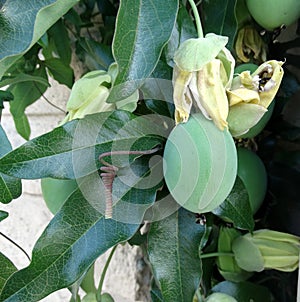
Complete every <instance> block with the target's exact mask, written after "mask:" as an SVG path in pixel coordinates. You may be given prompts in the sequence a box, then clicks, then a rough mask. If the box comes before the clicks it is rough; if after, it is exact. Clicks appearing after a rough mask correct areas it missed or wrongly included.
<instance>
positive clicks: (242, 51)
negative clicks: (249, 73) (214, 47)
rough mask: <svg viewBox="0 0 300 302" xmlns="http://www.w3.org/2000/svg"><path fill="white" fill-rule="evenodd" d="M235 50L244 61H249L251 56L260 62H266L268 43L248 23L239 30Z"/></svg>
mask: <svg viewBox="0 0 300 302" xmlns="http://www.w3.org/2000/svg"><path fill="white" fill-rule="evenodd" d="M235 52H236V55H237V57H238V58H239V59H240V60H241V61H242V62H249V61H250V58H251V57H253V58H254V59H255V60H256V61H258V62H265V61H266V58H267V49H266V43H265V42H264V41H263V39H262V38H261V36H260V35H259V33H258V32H257V30H256V29H255V28H254V27H253V26H251V25H246V26H244V27H242V28H241V29H240V30H239V32H238V34H237V39H236V43H235Z"/></svg>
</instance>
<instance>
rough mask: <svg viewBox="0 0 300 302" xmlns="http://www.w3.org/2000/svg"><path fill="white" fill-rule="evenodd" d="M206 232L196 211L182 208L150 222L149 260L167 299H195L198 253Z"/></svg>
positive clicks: (174, 300) (199, 275)
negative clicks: (199, 222) (161, 218)
mask: <svg viewBox="0 0 300 302" xmlns="http://www.w3.org/2000/svg"><path fill="white" fill-rule="evenodd" d="M203 233H204V227H203V226H201V225H200V224H197V223H196V216H195V214H193V213H191V212H188V211H186V210H184V209H182V208H181V209H179V210H178V211H176V212H175V213H174V214H172V215H170V216H168V217H167V218H165V219H163V220H161V221H157V222H153V223H152V224H151V228H150V231H149V235H148V253H149V260H150V263H151V265H152V268H153V273H154V276H155V278H156V280H158V282H159V284H160V289H161V292H162V296H163V299H164V301H166V302H169V301H170V302H171V301H172V302H177V301H182V302H186V301H192V300H193V296H194V294H195V291H196V289H197V288H198V287H199V284H200V279H201V275H202V270H201V262H200V258H199V253H198V252H199V243H200V241H201V238H202V235H203Z"/></svg>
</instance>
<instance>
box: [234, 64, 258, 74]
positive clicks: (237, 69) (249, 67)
mask: <svg viewBox="0 0 300 302" xmlns="http://www.w3.org/2000/svg"><path fill="white" fill-rule="evenodd" d="M257 68H258V65H256V64H254V63H244V64H240V65H238V66H236V67H235V69H234V73H235V74H239V73H242V72H243V71H246V70H249V71H250V73H253V72H254V71H255V70H256V69H257Z"/></svg>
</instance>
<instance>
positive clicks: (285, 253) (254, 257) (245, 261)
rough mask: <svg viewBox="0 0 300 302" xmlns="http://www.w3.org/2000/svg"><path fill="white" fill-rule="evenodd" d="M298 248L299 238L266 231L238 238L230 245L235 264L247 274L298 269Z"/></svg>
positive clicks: (299, 245) (299, 244) (299, 250)
mask: <svg viewBox="0 0 300 302" xmlns="http://www.w3.org/2000/svg"><path fill="white" fill-rule="evenodd" d="M299 248H300V238H299V237H297V236H295V235H292V234H287V233H282V232H277V231H272V230H267V229H263V230H258V231H255V232H253V234H250V233H248V234H246V235H243V236H240V237H238V238H236V239H235V240H234V241H233V243H232V250H233V252H234V255H235V260H236V262H237V264H238V265H239V267H241V268H242V269H244V270H246V271H248V272H260V271H262V270H264V269H275V270H279V271H283V272H292V271H294V270H296V269H297V268H298V264H299V252H300V249H299Z"/></svg>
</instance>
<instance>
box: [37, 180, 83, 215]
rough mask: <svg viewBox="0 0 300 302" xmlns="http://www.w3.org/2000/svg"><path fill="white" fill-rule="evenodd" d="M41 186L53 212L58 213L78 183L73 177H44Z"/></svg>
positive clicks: (48, 205)
mask: <svg viewBox="0 0 300 302" xmlns="http://www.w3.org/2000/svg"><path fill="white" fill-rule="evenodd" d="M41 188H42V194H43V197H44V200H45V202H46V205H47V207H48V209H49V210H50V211H51V212H52V214H56V212H57V211H58V210H59V209H60V207H61V206H62V205H63V203H64V202H65V201H66V200H67V198H68V197H69V196H70V195H71V193H73V192H74V191H75V190H76V189H77V188H78V185H77V182H76V180H73V179H71V180H69V179H66V180H65V179H54V178H42V179H41Z"/></svg>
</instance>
